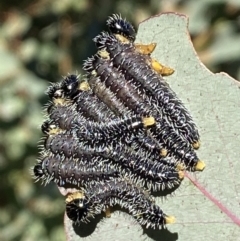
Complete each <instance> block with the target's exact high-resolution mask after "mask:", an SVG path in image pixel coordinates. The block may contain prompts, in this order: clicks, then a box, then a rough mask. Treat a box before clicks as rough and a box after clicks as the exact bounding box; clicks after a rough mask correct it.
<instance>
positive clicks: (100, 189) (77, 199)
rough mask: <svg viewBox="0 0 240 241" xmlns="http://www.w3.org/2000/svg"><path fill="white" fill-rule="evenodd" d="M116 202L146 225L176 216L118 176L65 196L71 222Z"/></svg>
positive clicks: (158, 225)
mask: <svg viewBox="0 0 240 241" xmlns="http://www.w3.org/2000/svg"><path fill="white" fill-rule="evenodd" d="M115 205H120V206H121V207H122V208H125V209H127V210H128V211H129V213H130V214H131V215H132V216H133V217H134V218H135V219H136V220H137V221H138V222H139V223H140V224H141V225H146V227H147V228H148V227H151V228H154V229H155V228H162V227H164V226H165V224H166V223H173V222H174V220H175V218H174V217H172V216H167V215H166V214H165V213H163V211H162V210H161V208H160V207H159V206H157V205H155V204H154V203H153V201H152V198H151V197H150V196H149V195H147V194H146V191H143V190H142V189H140V188H139V187H137V186H135V185H133V184H132V183H128V182H127V181H125V180H121V179H116V180H110V181H109V182H105V183H98V184H97V185H95V186H91V187H90V188H87V189H86V190H83V191H80V192H76V193H73V194H71V195H69V196H68V197H67V199H66V213H67V215H68V217H69V218H70V219H71V220H72V221H73V222H74V223H77V224H80V223H81V222H85V223H87V222H89V219H91V218H93V217H95V216H96V215H98V214H100V213H101V212H103V211H106V210H107V209H108V208H109V207H112V206H115Z"/></svg>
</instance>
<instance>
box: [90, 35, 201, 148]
mask: <svg viewBox="0 0 240 241" xmlns="http://www.w3.org/2000/svg"><path fill="white" fill-rule="evenodd" d="M94 41H95V43H96V44H97V46H98V48H99V49H104V50H106V51H107V52H108V54H109V57H110V59H111V60H112V62H113V64H114V66H116V67H118V66H120V69H121V70H122V72H123V74H124V76H125V78H126V79H127V80H128V81H132V82H135V83H136V86H138V87H139V83H140V84H141V86H142V87H141V90H142V91H143V90H144V89H146V90H147V91H148V92H146V91H145V92H146V94H148V96H149V95H150V96H151V98H152V99H153V101H154V102H156V104H157V105H158V106H159V108H161V109H162V111H163V113H164V116H166V117H167V118H168V119H169V120H170V122H171V123H172V125H173V126H174V128H175V129H176V130H177V131H178V132H179V133H180V134H181V135H183V136H184V138H186V139H187V140H188V141H189V142H190V143H191V144H193V146H194V147H196V148H197V147H198V146H199V133H198V130H197V127H196V125H195V123H194V122H193V119H192V117H191V115H190V113H189V112H188V110H187V109H186V107H185V106H184V105H183V103H182V101H181V100H180V99H179V98H178V97H177V96H176V94H175V93H174V91H173V90H172V89H171V88H170V87H169V85H168V84H167V83H166V82H165V81H164V80H163V78H162V77H161V76H160V75H159V74H157V73H156V72H155V71H154V70H153V69H152V67H151V65H150V64H148V63H147V62H148V61H147V60H149V58H148V57H146V56H145V55H143V54H140V53H138V52H137V51H136V50H135V47H134V44H133V43H132V42H129V43H122V42H121V41H119V40H118V39H117V37H116V36H114V35H109V34H108V33H105V32H104V33H101V34H100V35H98V36H97V37H96V38H95V39H94Z"/></svg>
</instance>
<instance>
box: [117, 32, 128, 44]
mask: <svg viewBox="0 0 240 241" xmlns="http://www.w3.org/2000/svg"><path fill="white" fill-rule="evenodd" d="M115 37H116V38H117V39H118V40H119V41H120V42H122V43H123V44H125V43H130V40H128V39H127V38H125V37H124V36H122V35H120V34H115Z"/></svg>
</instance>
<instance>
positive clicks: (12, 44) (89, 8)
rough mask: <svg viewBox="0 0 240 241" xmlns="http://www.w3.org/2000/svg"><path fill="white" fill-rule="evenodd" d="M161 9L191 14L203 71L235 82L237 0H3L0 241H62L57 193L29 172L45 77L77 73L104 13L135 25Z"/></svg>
mask: <svg viewBox="0 0 240 241" xmlns="http://www.w3.org/2000/svg"><path fill="white" fill-rule="evenodd" d="M166 11H174V12H179V13H184V14H186V15H188V16H189V18H190V26H189V28H190V33H191V37H192V40H193V44H194V47H195V49H196V51H197V52H198V54H199V57H200V58H201V60H202V61H203V63H205V64H206V65H207V67H208V68H210V69H211V70H212V71H214V72H219V71H224V72H227V73H229V74H230V75H231V76H233V77H235V78H237V79H240V44H239V43H240V1H239V0H202V1H195V0H182V1H181V0H165V1H159V0H151V1H143V0H140V1H127V0H118V1H110V0H101V1H94V0H61V1H57V0H38V1H30V0H23V1H16V0H9V1H1V3H0V12H1V15H0V21H1V25H0V36H1V37H0V191H1V198H0V239H1V241H5V240H8V241H9V240H22V241H26V240H65V235H64V230H63V224H62V222H63V212H64V202H63V198H62V197H61V196H60V194H59V192H58V190H56V188H55V186H54V185H48V186H47V187H46V188H43V187H42V186H40V184H39V183H37V184H34V181H33V180H32V178H31V175H30V168H31V167H32V166H33V165H34V164H35V161H36V159H37V156H38V150H37V144H38V142H39V140H40V138H41V133H40V128H39V126H40V125H41V123H42V121H43V119H44V115H43V111H42V107H43V105H44V104H45V103H46V98H45V96H44V91H45V90H46V88H47V86H48V84H49V82H56V81H58V80H59V78H60V77H61V75H66V74H67V73H68V72H78V73H81V65H82V62H83V60H84V59H86V58H87V57H88V56H91V55H92V54H93V53H94V52H95V47H94V44H93V43H92V41H91V39H92V38H93V37H95V36H96V35H97V34H98V33H99V32H100V31H101V30H103V29H105V21H106V18H107V16H109V15H110V14H112V13H121V14H122V16H124V17H126V18H127V19H128V20H129V21H131V22H133V23H134V24H135V26H137V24H138V23H139V22H141V21H142V20H144V19H146V18H148V17H150V16H152V15H155V14H158V13H160V12H166Z"/></svg>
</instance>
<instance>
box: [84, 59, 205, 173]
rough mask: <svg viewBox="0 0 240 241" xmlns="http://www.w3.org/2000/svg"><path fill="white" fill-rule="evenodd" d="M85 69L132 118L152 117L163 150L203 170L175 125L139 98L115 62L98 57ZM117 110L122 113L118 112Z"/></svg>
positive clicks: (142, 97) (154, 129)
mask: <svg viewBox="0 0 240 241" xmlns="http://www.w3.org/2000/svg"><path fill="white" fill-rule="evenodd" d="M84 69H85V70H87V71H88V72H89V74H90V75H97V76H98V78H99V80H100V81H101V82H100V83H98V85H100V86H103V85H105V86H106V87H105V88H108V89H109V90H110V91H111V92H112V95H114V96H115V97H116V98H117V99H120V103H121V104H123V105H125V106H126V107H127V108H129V109H130V110H131V111H132V112H133V114H134V113H135V114H138V115H142V116H144V115H151V116H153V117H154V118H155V119H156V128H152V131H153V133H154V135H155V136H156V137H157V138H156V139H157V140H158V141H159V145H160V146H163V147H164V148H166V149H167V150H168V151H169V152H170V153H172V155H173V156H175V157H176V158H177V159H179V160H181V161H182V162H183V163H184V164H185V165H186V167H187V168H188V169H192V170H202V169H203V168H204V163H203V162H202V161H200V160H199V158H198V157H197V155H196V153H195V151H194V150H193V148H192V146H191V145H190V143H188V142H187V141H185V139H183V138H182V137H181V136H180V135H178V134H177V133H176V131H175V129H174V128H173V127H172V125H170V124H169V123H168V122H167V120H165V119H164V118H162V116H161V113H160V111H159V108H157V107H156V106H155V105H151V103H150V101H146V100H144V96H141V95H139V94H138V92H137V90H135V89H134V88H133V87H132V86H131V85H130V84H129V83H128V82H127V80H125V78H124V76H123V75H122V74H121V70H119V69H117V68H115V67H114V66H113V65H112V61H111V60H110V59H109V58H108V57H107V58H106V59H105V58H103V56H100V55H98V54H97V55H95V56H94V57H92V58H89V59H88V60H87V61H86V62H85V64H84ZM94 77H95V76H94ZM90 78H91V77H90ZM95 78H96V77H95ZM96 82H97V79H96ZM95 84H96V83H95ZM92 85H94V83H92ZM99 98H101V96H99ZM104 98H105V97H104ZM103 101H104V99H103ZM121 109H123V108H121ZM117 110H119V111H121V110H120V109H119V108H117ZM166 133H167V135H166Z"/></svg>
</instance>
